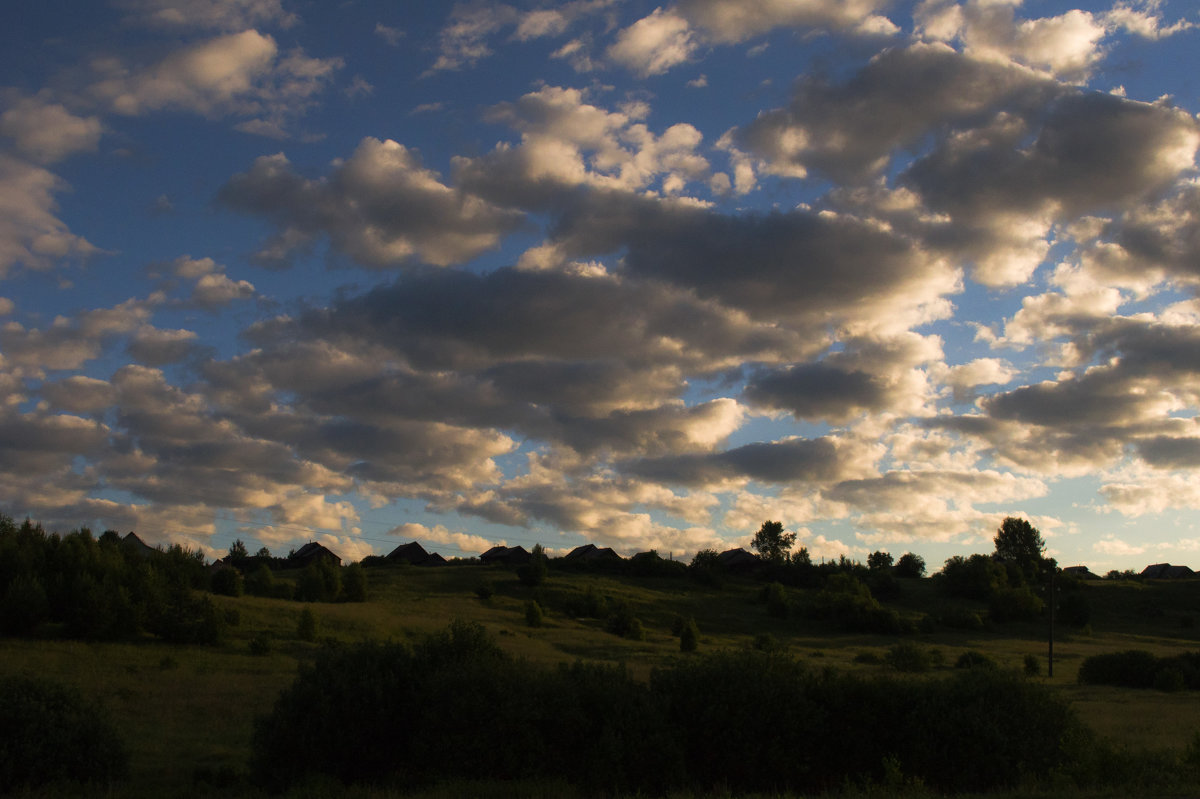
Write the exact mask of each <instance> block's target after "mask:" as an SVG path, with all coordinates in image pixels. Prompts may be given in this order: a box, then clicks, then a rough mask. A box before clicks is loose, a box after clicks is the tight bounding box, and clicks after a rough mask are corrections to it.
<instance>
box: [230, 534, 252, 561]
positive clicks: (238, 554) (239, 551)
mask: <svg viewBox="0 0 1200 799" xmlns="http://www.w3.org/2000/svg"><path fill="white" fill-rule="evenodd" d="M248 557H250V552H249V550H247V549H246V545H245V543H243V542H242V539H240V538H238V539H235V540H234V542H233V543H232V544H230V545H229V560H230V561H232V562H234V563H236V562H238V561H240V560H245V559H246V558H248Z"/></svg>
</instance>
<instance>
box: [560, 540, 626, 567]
mask: <svg viewBox="0 0 1200 799" xmlns="http://www.w3.org/2000/svg"><path fill="white" fill-rule="evenodd" d="M623 560H624V558H622V557H621V556H620V555H618V554H617V553H616V552H615V551H613V548H612V547H604V548H603V549H601V548H600V547H598V546H596V545H595V544H583V545H582V546H577V547H575V548H574V549H572V550H571V551H570V552H568V553H567V554H565V555H563V556H562V562H563V563H567V564H572V565H575V564H579V565H583V564H587V565H589V566H591V565H598V564H602V563H620V562H621V561H623Z"/></svg>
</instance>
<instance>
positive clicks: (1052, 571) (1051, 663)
mask: <svg viewBox="0 0 1200 799" xmlns="http://www.w3.org/2000/svg"><path fill="white" fill-rule="evenodd" d="M1057 571H1058V569H1057V568H1055V567H1053V566H1051V567H1050V597H1049V602H1050V653H1049V658H1048V662H1049V665H1048V666H1047V668H1046V675H1047V676H1048V677H1053V676H1054V575H1055V572H1057Z"/></svg>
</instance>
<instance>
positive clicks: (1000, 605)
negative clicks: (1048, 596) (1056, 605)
mask: <svg viewBox="0 0 1200 799" xmlns="http://www.w3.org/2000/svg"><path fill="white" fill-rule="evenodd" d="M1045 606H1046V603H1044V602H1043V601H1042V599H1041V597H1039V596H1038V595H1037V594H1035V593H1033V591H1032V589H1030V588H1029V587H1028V586H1021V587H1020V588H999V589H997V590H996V591H995V592H994V593H993V594H992V598H991V600H990V601H989V603H988V618H990V619H991V620H992V621H996V622H1001V623H1003V622H1010V621H1033V620H1034V619H1036V618H1037V617H1038V616H1040V615H1041V613H1042V610H1043V609H1044V608H1045Z"/></svg>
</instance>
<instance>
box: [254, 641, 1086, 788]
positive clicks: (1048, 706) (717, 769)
mask: <svg viewBox="0 0 1200 799" xmlns="http://www.w3.org/2000/svg"><path fill="white" fill-rule="evenodd" d="M1095 751H1096V750H1095V741H1094V740H1093V739H1092V737H1091V736H1089V735H1088V733H1087V731H1086V730H1085V729H1084V728H1083V726H1082V725H1081V724H1080V723H1079V721H1078V719H1077V718H1076V717H1075V716H1074V714H1072V713H1071V711H1070V710H1069V709H1068V707H1067V706H1066V704H1065V702H1063V701H1062V700H1061V699H1058V698H1057V697H1055V696H1053V695H1052V694H1051V693H1050V692H1049V691H1047V690H1046V689H1045V688H1043V687H1042V686H1040V685H1037V684H1034V683H1032V682H1029V681H1027V680H1025V679H1024V678H1022V677H1020V676H1019V675H1017V674H1014V673H1011V672H1007V671H1003V670H997V669H962V670H958V672H957V673H956V674H954V675H952V676H951V677H949V678H946V679H939V680H926V681H920V682H911V681H905V680H902V679H898V678H885V677H873V678H863V677H859V676H852V675H848V674H844V673H840V672H837V671H834V670H829V669H820V670H818V669H812V668H809V667H807V666H806V665H805V664H804V663H802V662H800V661H799V660H797V659H795V658H793V657H790V656H787V655H785V654H780V653H766V652H760V651H755V650H742V651H728V652H717V653H712V654H709V655H704V656H697V657H694V658H688V659H684V660H681V661H679V662H678V663H676V664H675V665H673V666H670V667H666V668H660V669H656V670H655V671H654V672H653V673H652V675H651V678H650V680H649V683H642V682H639V681H637V680H634V679H633V678H632V677H631V676H630V675H629V674H628V673H627V672H626V671H625V670H623V669H621V668H620V667H616V666H604V665H585V664H581V663H576V664H573V665H569V666H566V665H564V666H560V667H559V668H556V669H547V668H542V667H536V666H533V665H531V664H529V663H528V662H524V661H521V660H517V659H514V658H512V657H510V656H507V655H506V654H505V653H504V652H503V651H502V650H500V649H499V648H498V647H497V646H496V644H495V643H494V642H493V641H491V640H490V639H489V638H488V636H487V635H486V633H485V631H484V630H483V628H481V627H479V626H477V625H471V624H466V623H457V624H454V625H452V626H451V627H450V628H449V629H448V630H446V631H444V632H442V633H440V634H437V635H435V636H432V637H431V638H429V639H428V640H426V641H424V642H422V643H420V644H419V645H417V646H415V647H412V648H410V647H407V646H404V645H401V644H390V645H384V644H365V645H361V646H353V647H344V648H339V649H335V650H331V651H328V652H325V653H323V654H322V656H321V657H320V658H319V659H318V660H317V662H316V663H314V664H313V665H311V666H309V667H306V668H305V669H304V670H303V671H302V672H301V674H300V676H299V678H298V679H297V681H296V682H295V684H294V685H293V686H292V687H291V688H289V689H287V690H286V691H284V692H283V694H282V695H281V696H280V698H279V700H278V702H277V703H276V705H275V708H274V710H273V711H272V712H271V714H270V715H269V716H267V717H266V718H265V719H263V720H262V721H261V723H260V724H259V726H258V728H257V732H256V734H255V738H254V761H253V762H254V773H255V775H256V777H257V778H258V779H259V780H261V781H262V782H263V783H264V784H266V785H269V786H271V787H273V788H281V787H285V786H287V785H290V784H292V783H294V782H296V781H298V780H302V779H304V778H306V777H309V776H311V775H313V774H323V775H328V776H331V777H334V778H336V779H337V780H338V781H341V782H347V783H354V782H367V783H382V784H404V785H412V784H414V783H416V784H422V783H429V782H433V781H436V780H439V779H446V778H451V777H455V776H459V775H461V774H462V773H463V769H464V766H466V767H467V768H469V769H470V771H471V773H473V774H475V775H477V776H483V775H486V776H488V777H490V778H493V779H500V780H514V779H528V778H538V779H560V780H564V781H566V782H568V783H571V784H575V785H577V786H580V787H583V788H586V789H589V790H603V791H616V792H635V791H640V792H643V793H649V794H659V793H665V792H667V791H672V790H683V789H687V790H697V791H708V790H712V789H714V788H717V787H723V788H726V789H728V790H731V791H734V792H744V791H795V792H805V793H808V792H820V791H826V790H830V789H834V788H837V787H839V786H843V785H846V784H858V785H863V786H865V785H870V784H877V785H882V784H893V785H902V784H914V783H915V784H919V785H924V786H928V787H929V788H932V789H935V790H937V791H939V792H959V791H981V790H990V789H996V788H1002V787H1008V786H1013V785H1018V784H1021V783H1028V782H1031V781H1034V780H1058V781H1060V782H1066V783H1077V782H1080V781H1083V782H1086V781H1087V779H1088V774H1089V772H1090V768H1091V766H1092V763H1091V758H1092V757H1093V753H1094V752H1095Z"/></svg>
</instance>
